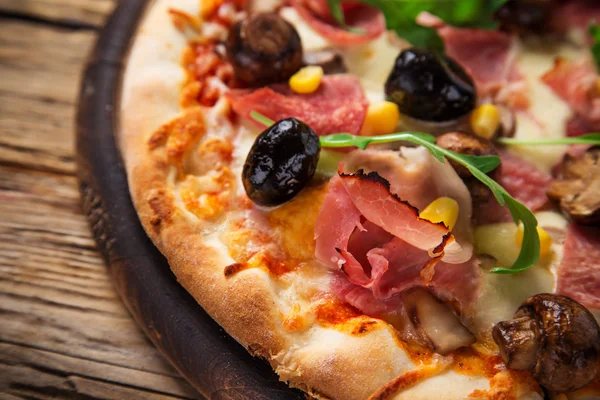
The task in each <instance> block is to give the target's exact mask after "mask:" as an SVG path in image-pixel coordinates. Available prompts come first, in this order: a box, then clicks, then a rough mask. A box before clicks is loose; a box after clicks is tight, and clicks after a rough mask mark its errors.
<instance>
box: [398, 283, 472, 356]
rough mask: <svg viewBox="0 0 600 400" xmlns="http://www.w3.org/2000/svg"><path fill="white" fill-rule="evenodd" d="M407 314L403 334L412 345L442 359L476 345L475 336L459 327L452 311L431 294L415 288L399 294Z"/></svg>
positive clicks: (460, 324)
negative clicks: (426, 349)
mask: <svg viewBox="0 0 600 400" xmlns="http://www.w3.org/2000/svg"><path fill="white" fill-rule="evenodd" d="M402 303H403V305H404V311H405V312H406V320H405V321H404V326H402V327H401V330H402V333H404V335H402V336H406V334H408V336H409V337H410V338H412V341H414V342H417V343H419V344H421V345H425V346H426V347H429V348H431V349H432V350H433V351H435V352H436V353H439V354H442V355H445V354H448V353H450V352H451V351H454V350H456V349H458V348H461V347H464V346H470V345H472V344H473V343H475V336H473V334H472V333H471V332H470V331H469V330H468V329H467V328H466V327H465V326H464V325H463V324H462V323H461V321H460V318H459V317H458V315H456V313H455V312H454V310H453V309H452V307H450V306H449V305H447V304H444V303H442V302H441V301H440V300H438V298H437V297H435V296H434V295H433V294H432V293H431V292H429V291H428V290H425V289H421V288H414V289H411V290H407V291H405V292H403V293H402Z"/></svg>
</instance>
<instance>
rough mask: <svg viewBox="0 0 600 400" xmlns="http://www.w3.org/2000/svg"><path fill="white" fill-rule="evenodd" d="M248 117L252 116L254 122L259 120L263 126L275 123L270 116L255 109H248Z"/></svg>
mask: <svg viewBox="0 0 600 400" xmlns="http://www.w3.org/2000/svg"><path fill="white" fill-rule="evenodd" d="M250 118H252V119H253V120H255V121H256V122H260V123H261V124H263V125H264V126H267V127H269V126H271V125H273V124H275V121H273V120H272V119H271V118H269V117H267V116H264V115H262V114H261V113H259V112H256V111H250Z"/></svg>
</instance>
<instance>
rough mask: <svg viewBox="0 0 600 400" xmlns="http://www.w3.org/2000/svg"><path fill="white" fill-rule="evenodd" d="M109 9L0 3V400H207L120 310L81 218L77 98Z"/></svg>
mask: <svg viewBox="0 0 600 400" xmlns="http://www.w3.org/2000/svg"><path fill="white" fill-rule="evenodd" d="M125 1H127V0H125ZM114 5H115V2H114V1H112V0H18V1H17V0H0V399H10V400H12V399H17V398H28V399H38V398H39V399H46V398H83V399H101V398H111V399H180V398H199V397H200V396H199V394H198V393H197V392H196V391H195V390H194V389H193V388H191V387H190V386H189V385H188V384H187V382H186V381H185V380H184V379H183V378H182V377H180V375H179V374H178V373H177V371H175V370H174V369H173V367H171V365H170V364H169V363H168V362H167V361H166V360H165V359H164V358H163V357H162V356H161V355H160V354H159V352H158V351H157V350H156V349H155V348H154V346H153V345H152V344H151V343H150V342H149V341H148V340H147V339H146V337H145V336H144V334H143V333H142V331H141V330H140V329H139V328H138V327H137V326H136V324H135V322H134V321H133V319H132V318H131V316H130V315H129V313H128V312H127V311H126V310H125V308H124V307H123V305H122V303H121V302H120V300H119V298H118V297H117V294H116V292H115V291H114V288H113V287H112V284H111V282H110V280H109V277H108V274H107V270H106V267H105V265H104V263H103V261H102V259H101V257H100V255H99V254H98V251H97V248H96V245H95V242H94V240H93V238H92V236H91V233H90V230H89V225H88V223H87V221H86V219H85V217H84V215H83V213H82V211H81V208H80V199H79V192H78V185H77V180H76V178H75V177H74V173H75V162H74V135H73V132H74V115H75V106H76V96H77V91H78V87H79V81H80V79H81V74H82V70H83V66H84V63H85V60H86V58H87V55H88V52H89V50H90V48H91V46H92V45H93V43H94V42H95V40H96V36H97V28H98V27H99V26H100V25H101V24H102V23H103V21H104V18H105V17H106V15H107V14H108V13H109V12H110V11H111V10H112V8H113V7H114ZM74 28H75V29H74Z"/></svg>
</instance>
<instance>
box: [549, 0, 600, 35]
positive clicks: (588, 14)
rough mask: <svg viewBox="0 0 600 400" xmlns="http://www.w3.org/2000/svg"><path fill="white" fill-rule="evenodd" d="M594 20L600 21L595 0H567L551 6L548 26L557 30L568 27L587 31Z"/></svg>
mask: <svg viewBox="0 0 600 400" xmlns="http://www.w3.org/2000/svg"><path fill="white" fill-rule="evenodd" d="M594 21H600V3H599V2H598V1H595V0H569V1H565V2H561V3H560V4H557V5H554V6H552V13H551V14H550V23H549V25H550V27H551V29H552V30H554V31H557V32H567V31H568V30H570V29H581V30H584V31H587V27H588V26H589V25H590V24H591V23H592V22H594Z"/></svg>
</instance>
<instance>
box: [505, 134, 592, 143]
mask: <svg viewBox="0 0 600 400" xmlns="http://www.w3.org/2000/svg"><path fill="white" fill-rule="evenodd" d="M496 141H497V142H498V143H502V144H507V145H511V146H530V145H531V146H545V145H555V144H592V145H600V133H588V134H587V135H582V136H577V137H566V138H559V139H539V140H526V139H511V138H499V139H497V140H496Z"/></svg>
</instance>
